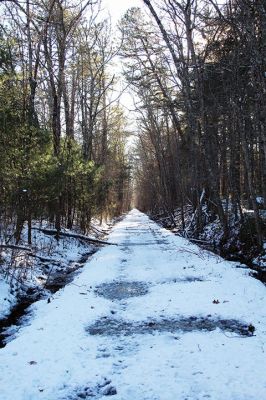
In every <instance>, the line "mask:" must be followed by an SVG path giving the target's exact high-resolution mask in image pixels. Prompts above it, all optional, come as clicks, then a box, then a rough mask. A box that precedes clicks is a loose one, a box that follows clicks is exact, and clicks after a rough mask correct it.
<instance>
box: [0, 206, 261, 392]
mask: <svg viewBox="0 0 266 400" xmlns="http://www.w3.org/2000/svg"><path fill="white" fill-rule="evenodd" d="M108 240H109V241H110V243H117V244H118V246H106V247H104V248H102V249H101V250H100V251H99V252H98V253H96V254H95V255H94V256H93V258H92V259H91V260H90V262H88V263H87V264H86V266H85V267H84V269H83V270H82V272H81V273H80V274H79V275H78V276H77V277H76V279H75V280H74V281H73V282H72V283H70V284H69V285H67V286H66V287H65V288H64V289H61V290H60V291H58V292H57V293H56V294H55V295H54V296H53V298H51V301H50V302H49V303H48V302H47V301H45V300H42V301H39V302H37V303H35V304H34V305H32V307H31V309H32V320H31V322H30V324H28V325H27V326H24V327H22V328H21V329H20V331H19V333H18V335H17V337H16V338H15V339H14V340H13V341H11V342H9V343H8V344H7V346H6V347H5V348H3V349H1V350H0V387H1V400H2V399H3V400H39V399H42V400H63V399H70V400H71V399H72V400H74V399H79V398H96V399H97V398H104V397H106V396H107V395H112V396H113V398H114V399H116V400H129V399H132V400H135V399H136V400H144V399H146V400H174V399H178V400H185V399H187V400H188V399H189V400H201V399H202V400H203V399H206V398H211V399H215V400H224V399H230V400H252V399H254V400H255V399H256V400H257V399H260V400H266V377H265V361H266V356H265V350H266V347H265V338H266V316H265V309H266V297H265V286H264V285H263V284H262V283H261V282H259V281H257V280H255V279H254V278H252V277H250V276H248V271H247V270H246V269H244V268H238V265H237V264H236V263H232V262H227V261H224V260H223V259H221V258H220V257H218V256H215V255H213V254H211V253H208V252H206V251H202V250H200V249H199V248H198V247H197V246H196V245H193V244H191V243H189V242H188V241H187V240H186V239H184V238H181V237H177V236H175V235H174V234H172V233H171V232H169V231H166V230H165V229H163V228H161V227H159V226H158V225H157V224H155V223H154V222H152V221H151V220H150V219H149V218H148V217H147V216H145V215H144V214H142V213H140V212H139V211H137V210H132V211H131V212H130V213H129V214H128V215H127V216H126V217H125V218H124V219H123V220H122V221H121V222H119V223H118V224H117V225H116V226H115V227H114V228H113V230H112V232H111V234H110V235H109V239H108ZM113 281H122V282H123V281H125V282H132V281H134V282H136V281H141V282H146V283H147V285H148V293H147V294H145V295H144V296H136V297H129V298H125V299H122V300H109V299H106V298H104V297H102V296H100V295H99V292H97V290H96V289H97V287H98V286H99V285H101V284H103V283H107V282H108V283H112V282H113ZM213 300H219V303H218V304H214V303H213ZM200 316H204V317H207V316H209V318H212V319H223V320H225V319H235V320H238V321H240V322H243V323H246V324H252V325H254V326H255V328H256V330H255V335H254V336H241V335H239V334H236V333H235V332H227V331H222V330H220V329H218V328H217V329H215V330H212V331H205V330H201V331H199V330H194V331H190V332H184V331H181V330H177V331H176V332H170V331H169V332H168V331H164V332H159V331H154V332H152V333H151V332H147V333H146V332H142V333H137V332H134V330H133V332H132V334H131V335H123V334H120V335H108V334H106V335H92V334H89V332H88V329H89V327H91V326H92V325H93V324H94V323H95V322H96V321H97V320H100V319H101V318H104V317H106V320H107V321H108V319H113V320H115V321H123V320H124V321H126V322H130V321H131V322H133V326H134V324H136V323H140V322H142V321H144V322H148V321H160V320H162V319H163V318H166V319H169V320H171V319H178V318H180V317H182V318H183V317H188V318H189V317H200ZM106 329H107V330H108V326H106Z"/></svg>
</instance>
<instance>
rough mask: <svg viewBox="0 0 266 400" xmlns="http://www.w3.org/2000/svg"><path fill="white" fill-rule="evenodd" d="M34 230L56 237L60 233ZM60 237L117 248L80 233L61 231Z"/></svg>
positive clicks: (43, 229)
mask: <svg viewBox="0 0 266 400" xmlns="http://www.w3.org/2000/svg"><path fill="white" fill-rule="evenodd" d="M32 229H35V230H37V231H40V232H42V233H44V234H45V235H51V236H56V235H57V234H58V232H57V231H56V230H55V229H46V228H32ZM59 236H64V237H69V238H73V239H80V240H85V241H86V242H91V243H96V244H108V245H111V246H117V244H116V243H111V242H106V241H104V240H99V239H94V238H90V237H88V236H85V235H80V234H78V233H69V232H62V231H60V233H59Z"/></svg>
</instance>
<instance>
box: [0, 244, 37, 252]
mask: <svg viewBox="0 0 266 400" xmlns="http://www.w3.org/2000/svg"><path fill="white" fill-rule="evenodd" d="M0 248H1V249H13V250H23V251H32V249H31V248H29V247H25V246H19V245H15V244H0Z"/></svg>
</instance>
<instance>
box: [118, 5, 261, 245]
mask: <svg viewBox="0 0 266 400" xmlns="http://www.w3.org/2000/svg"><path fill="white" fill-rule="evenodd" d="M143 1H144V3H145V5H146V11H147V13H144V12H142V11H141V10H140V9H137V8H135V9H131V10H129V11H128V13H127V15H125V17H124V18H123V21H122V23H121V30H122V32H123V34H124V37H125V42H124V47H123V56H124V57H125V59H126V67H125V74H126V76H127V79H128V81H129V82H130V84H131V87H132V88H133V90H134V93H135V94H136V95H137V98H138V101H136V104H137V108H138V112H139V123H138V124H139V145H138V150H137V152H138V163H139V166H138V167H137V199H138V200H137V204H138V206H139V208H140V209H142V210H144V211H147V210H149V211H151V212H152V213H153V214H162V213H165V214H166V215H167V214H168V215H170V216H171V217H172V223H173V224H175V215H174V214H175V210H176V208H177V206H178V207H179V214H178V215H179V219H180V221H181V223H182V230H183V231H184V230H186V229H187V228H189V227H190V226H188V225H187V223H186V210H187V206H188V207H190V209H192V212H193V217H192V218H193V224H192V225H193V229H194V230H193V232H194V234H195V233H196V234H199V233H200V232H201V231H202V230H203V228H204V226H205V225H206V223H208V222H209V221H210V220H214V219H215V218H216V216H218V218H219V224H220V226H221V230H222V233H223V235H222V236H223V240H224V241H226V240H227V239H228V237H229V236H230V235H231V233H232V230H234V227H235V226H236V225H237V224H238V225H239V222H241V224H242V225H243V224H246V222H247V225H248V231H247V232H246V233H245V234H246V236H247V237H248V236H250V238H251V237H252V239H251V241H253V242H254V243H255V242H256V245H258V246H262V241H263V235H265V223H263V221H262V212H261V211H260V210H259V208H263V207H265V203H264V201H265V198H266V136H265V129H266V108H265V107H266V6H265V2H264V1H262V0H227V1H224V2H218V1H216V0H207V1H205V0H201V1H197V0H180V1H177V0H159V1H149V0H143ZM263 203H264V204H263ZM246 210H252V211H251V212H250V213H249V216H247V214H246ZM250 217H251V218H250ZM247 239H248V238H247ZM254 243H253V244H254Z"/></svg>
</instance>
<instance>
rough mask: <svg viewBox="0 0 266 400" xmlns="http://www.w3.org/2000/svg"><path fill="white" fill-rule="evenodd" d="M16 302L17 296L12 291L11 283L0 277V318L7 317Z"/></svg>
mask: <svg viewBox="0 0 266 400" xmlns="http://www.w3.org/2000/svg"><path fill="white" fill-rule="evenodd" d="M15 303H16V299H15V296H14V295H12V294H11V292H10V285H9V284H8V283H7V282H6V281H5V280H4V279H0V319H2V318H4V317H6V316H7V315H8V314H9V313H10V310H11V308H12V307H14V305H15Z"/></svg>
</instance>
